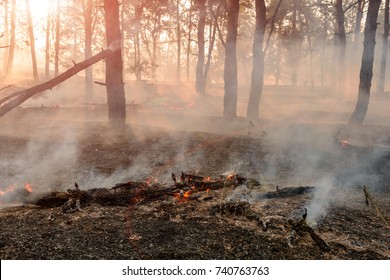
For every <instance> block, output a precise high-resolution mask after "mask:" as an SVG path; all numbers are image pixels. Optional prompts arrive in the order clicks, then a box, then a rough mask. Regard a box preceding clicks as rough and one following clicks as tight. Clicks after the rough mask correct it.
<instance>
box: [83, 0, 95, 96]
mask: <svg viewBox="0 0 390 280" xmlns="http://www.w3.org/2000/svg"><path fill="white" fill-rule="evenodd" d="M85 2H86V3H85ZM82 4H83V14H84V39H85V54H84V55H85V59H88V58H90V57H91V56H92V34H93V33H92V0H86V1H84V0H83V2H82ZM85 91H86V98H87V100H91V99H92V98H93V73H92V67H88V68H86V69H85Z"/></svg>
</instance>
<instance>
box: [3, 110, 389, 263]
mask: <svg viewBox="0 0 390 280" xmlns="http://www.w3.org/2000/svg"><path fill="white" fill-rule="evenodd" d="M58 111H61V114H62V115H72V114H74V113H75V112H77V114H79V115H80V114H84V113H85V114H90V113H89V112H86V110H84V109H82V110H81V109H58V108H35V109H18V110H17V111H15V112H13V113H12V116H6V117H5V118H3V119H2V120H1V124H2V132H1V133H0V143H1V146H0V155H1V159H2V162H3V163H2V171H1V172H0V175H1V178H2V182H1V188H2V189H3V190H4V189H6V186H7V185H5V184H8V183H11V182H10V180H12V179H13V178H21V177H23V176H32V177H31V179H30V178H24V180H26V181H28V180H32V186H33V192H32V193H31V194H29V195H30V196H31V197H32V199H31V198H30V199H29V201H30V203H20V197H17V196H10V195H8V196H7V200H6V199H5V198H4V197H5V196H3V198H2V200H1V203H2V209H1V210H0V228H1V231H0V258H1V259H354V260H357V259H389V258H390V249H389V248H390V238H389V237H390V231H389V230H390V228H389V226H386V220H384V219H382V218H381V216H380V215H379V214H378V211H377V210H376V209H375V206H374V205H373V204H372V203H371V201H369V203H368V205H367V204H366V199H365V196H364V192H363V185H367V186H368V189H369V190H370V192H371V195H372V197H373V198H374V199H375V203H376V205H377V206H379V208H380V210H381V211H382V213H383V215H384V218H385V219H387V223H389V218H388V217H389V213H390V188H389V185H388V184H389V182H390V181H389V180H388V179H389V176H390V164H389V159H390V149H389V148H388V147H390V145H389V143H390V141H389V139H390V134H389V130H388V128H386V127H374V126H366V127H363V128H359V130H347V129H340V128H344V127H343V126H342V125H333V124H332V125H329V124H307V123H304V124H302V123H300V124H294V125H291V124H289V125H288V126H286V125H285V124H276V125H275V124H272V125H271V124H269V123H267V124H261V125H257V124H255V127H254V128H252V126H251V124H249V125H248V123H247V122H246V121H244V120H239V121H237V122H236V123H234V124H230V125H224V124H223V121H222V120H219V119H218V118H214V117H210V118H209V119H208V121H207V123H208V124H210V123H212V124H213V128H212V127H210V126H208V128H207V129H205V130H203V131H200V130H198V128H199V127H198V123H197V122H196V121H194V122H192V123H193V126H192V125H191V123H189V124H188V123H187V126H186V127H187V129H183V126H180V125H177V127H176V128H172V127H171V128H168V129H166V128H162V127H153V126H151V125H147V124H145V123H143V124H139V123H138V124H134V123H131V124H129V125H127V126H126V127H122V128H119V129H113V128H110V127H109V126H108V125H107V124H106V123H104V122H99V121H96V119H94V116H93V115H92V116H90V119H89V120H87V121H83V122H78V121H76V120H73V121H64V120H63V119H61V118H58V119H57V120H56V122H55V123H54V124H53V123H50V125H48V124H46V123H44V122H39V121H40V120H41V121H42V120H43V119H51V118H52V117H53V118H54V117H56V118H57V117H58ZM94 114H95V113H94ZM15 117H18V121H12V122H10V120H13V119H12V118H15ZM142 117H145V119H146V117H147V112H138V113H137V116H136V117H135V119H141V118H142ZM154 118H155V119H156V118H158V116H157V117H156V115H154ZM176 118H181V120H180V124H181V122H182V121H183V118H185V116H184V115H180V114H178V115H177V116H176ZM199 119H200V117H199V118H198V119H197V120H199ZM204 119H205V118H202V120H204ZM178 122H179V121H178ZM199 123H200V121H199ZM9 124H11V125H9ZM32 124H34V125H32ZM37 124H38V125H37ZM69 125H71V127H72V136H71V138H72V139H73V140H74V141H73V142H71V144H69V142H67V145H73V144H72V143H76V146H77V149H76V150H75V152H74V158H73V157H70V156H69V153H68V154H66V155H67V156H68V157H66V156H65V157H64V158H62V157H61V156H58V155H56V153H55V152H45V149H41V148H39V149H38V148H36V149H34V148H33V147H35V146H33V145H32V139H33V143H35V144H36V143H38V144H39V145H38V147H42V145H43V146H44V147H51V146H54V147H56V145H59V142H61V141H62V140H63V139H64V132H63V128H64V127H68V126H69ZM291 127H293V129H292V130H289V129H291ZM281 131H283V132H286V131H289V133H288V134H285V135H284V136H283V137H281V138H282V139H283V141H282V142H280V143H279V142H278V141H276V139H279V138H277V137H276V135H278V133H279V132H281ZM302 134H304V135H306V134H307V135H311V136H312V135H316V138H315V139H316V140H315V141H312V139H311V138H312V137H311V136H302ZM32 135H33V137H32ZM357 135H359V137H358V136H357ZM344 138H345V139H348V142H341V140H343V139H344ZM61 139H62V140H61ZM328 142H332V143H331V144H329V147H331V149H328V146H327V145H328V144H324V143H328ZM388 145H389V146H388ZM65 147H67V148H69V147H70V146H65ZM31 150H33V151H34V153H33V154H32V153H31ZM49 150H50V149H49ZM50 151H52V150H50ZM54 151H56V150H54ZM318 151H320V153H318V155H319V156H318V157H316V159H313V155H317V153H316V152H318ZM57 156H58V158H56V157H57ZM28 157H32V159H33V162H31V161H30V162H29V163H28V164H29V166H31V165H36V166H37V167H38V169H39V170H40V173H39V175H37V173H36V172H32V171H31V172H30V169H29V171H23V170H20V168H19V167H21V166H23V164H21V163H20V160H19V161H17V160H15V159H16V158H18V159H20V158H28ZM47 158H48V159H53V162H55V164H56V165H54V163H52V162H51V161H49V162H48V164H45V165H44V166H40V163H42V162H46V161H47ZM64 159H65V160H66V161H65V162H64ZM67 160H69V161H67ZM58 162H60V164H59V163H58ZM58 164H59V166H60V168H59V169H55V171H54V172H53V173H50V172H51V169H50V168H51V167H53V168H54V167H55V166H57V165H58ZM313 165H315V166H313ZM309 167H312V168H311V169H310V168H309ZM307 169H310V172H307ZM181 171H184V172H188V173H191V174H199V175H202V176H209V177H210V178H215V179H217V178H219V175H221V174H225V175H227V174H229V173H231V174H237V173H239V174H241V175H242V176H244V177H246V178H253V179H256V180H258V181H260V185H259V186H255V185H251V184H249V185H246V186H245V185H243V186H236V187H233V186H229V187H225V188H222V189H217V190H208V191H200V192H198V193H197V195H198V197H197V199H193V200H184V201H183V200H179V199H177V198H176V197H173V196H162V197H161V198H160V199H158V200H153V201H147V202H145V201H142V200H140V201H137V202H136V203H134V200H131V199H129V204H128V205H125V206H123V205H109V206H107V205H106V206H105V205H101V204H97V203H81V210H80V211H75V212H72V213H63V212H62V211H61V207H53V208H48V207H39V206H37V205H35V204H34V203H33V201H34V199H38V198H39V197H41V196H42V195H44V194H47V193H49V192H52V191H54V190H57V191H66V189H68V188H71V187H72V186H73V184H74V182H75V181H77V182H78V184H79V185H80V188H81V189H82V190H87V189H92V188H111V187H113V186H114V185H115V183H123V182H126V181H128V180H133V181H142V182H147V184H149V185H150V186H152V185H153V184H155V186H156V188H158V187H162V186H165V187H166V186H169V185H172V184H173V181H172V179H171V173H172V172H174V173H177V174H180V172H181ZM49 173H50V174H51V175H50V176H44V174H46V175H47V174H49ZM356 174H358V175H361V174H368V175H369V176H368V177H367V176H364V178H363V177H361V176H357V175H356ZM329 175H333V177H334V178H335V179H334V180H335V181H336V182H337V183H335V184H334V185H335V186H336V187H332V188H330V189H328V195H327V198H326V201H327V203H326V206H324V208H325V211H323V212H322V213H321V215H319V216H318V217H316V218H315V219H314V220H313V219H312V220H309V219H308V220H307V225H308V226H309V227H310V228H312V229H313V230H314V232H315V233H316V234H317V236H319V237H320V238H321V239H322V240H323V241H325V242H326V244H327V246H328V248H327V249H324V248H321V246H319V245H318V244H317V243H316V242H315V240H314V239H313V238H312V237H311V235H310V234H309V233H308V232H305V231H298V230H296V231H293V227H292V223H296V222H299V221H301V222H302V221H303V220H302V219H303V216H304V214H303V213H304V208H307V209H308V217H309V216H310V215H312V214H313V213H312V212H311V211H314V210H312V209H315V207H314V208H313V207H312V206H311V203H312V202H313V201H314V202H315V201H316V199H317V200H318V199H321V196H318V195H317V193H321V188H323V183H321V180H320V179H319V178H324V177H326V178H328V177H329ZM347 178H349V179H351V178H352V179H351V180H349V179H347ZM367 178H368V179H367ZM298 186H312V187H314V189H315V190H319V191H318V192H317V191H314V192H302V193H301V194H296V195H292V196H272V195H271V196H267V195H264V194H267V193H270V192H276V191H277V190H280V189H283V188H286V187H298ZM0 198H1V197H0ZM319 204H321V203H319ZM321 205H322V204H321ZM254 217H255V218H254ZM304 223H305V224H306V221H304Z"/></svg>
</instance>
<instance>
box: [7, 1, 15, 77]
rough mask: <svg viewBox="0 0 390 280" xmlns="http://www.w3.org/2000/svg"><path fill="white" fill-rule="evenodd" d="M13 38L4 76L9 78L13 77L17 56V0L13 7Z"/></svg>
mask: <svg viewBox="0 0 390 280" xmlns="http://www.w3.org/2000/svg"><path fill="white" fill-rule="evenodd" d="M11 9H12V11H11V38H10V42H9V45H10V47H9V50H8V61H7V64H6V67H5V73H4V76H5V77H7V76H8V75H11V73H12V68H13V63H14V54H15V41H16V0H12V7H11Z"/></svg>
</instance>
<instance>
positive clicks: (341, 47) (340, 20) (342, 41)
mask: <svg viewBox="0 0 390 280" xmlns="http://www.w3.org/2000/svg"><path fill="white" fill-rule="evenodd" d="M336 22H337V33H336V37H337V38H338V64H339V65H338V66H339V67H338V89H339V92H340V93H345V53H346V49H347V34H346V33H345V26H344V22H345V15H344V10H343V0H337V1H336Z"/></svg>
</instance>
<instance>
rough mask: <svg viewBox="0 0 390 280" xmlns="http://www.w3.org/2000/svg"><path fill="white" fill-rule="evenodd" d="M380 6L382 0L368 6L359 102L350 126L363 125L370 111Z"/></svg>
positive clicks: (373, 0) (371, 0) (375, 0)
mask: <svg viewBox="0 0 390 280" xmlns="http://www.w3.org/2000/svg"><path fill="white" fill-rule="evenodd" d="M380 4H381V0H370V1H369V4H368V11H367V19H366V26H365V29H364V47H363V56H362V64H361V68H360V83H359V92H358V100H357V104H356V107H355V111H354V112H353V113H352V115H351V118H350V119H349V124H362V123H363V121H364V118H365V116H366V113H367V110H368V103H369V101H370V89H371V81H372V68H373V64H374V54H375V33H376V29H377V20H378V12H379V6H380Z"/></svg>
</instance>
